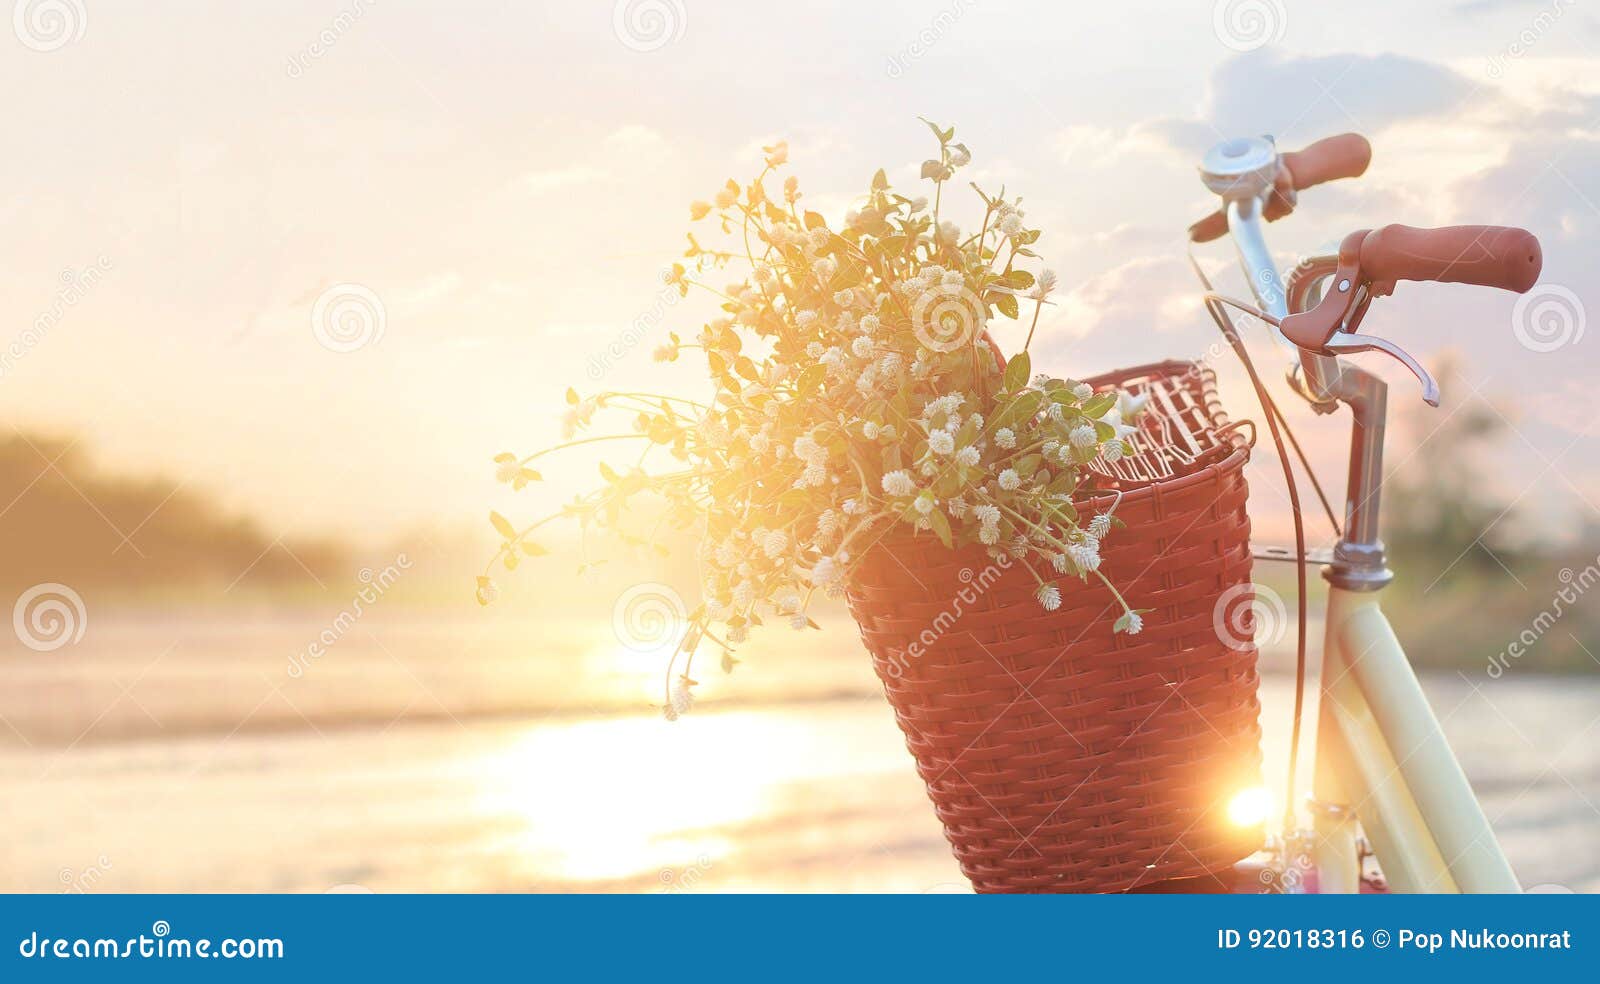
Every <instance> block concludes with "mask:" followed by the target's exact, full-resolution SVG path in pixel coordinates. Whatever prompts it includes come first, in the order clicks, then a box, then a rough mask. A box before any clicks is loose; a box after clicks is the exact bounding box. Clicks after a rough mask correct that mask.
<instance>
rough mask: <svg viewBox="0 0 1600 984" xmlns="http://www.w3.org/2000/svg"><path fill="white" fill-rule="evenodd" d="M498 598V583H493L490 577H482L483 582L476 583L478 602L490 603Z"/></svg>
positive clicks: (482, 603) (481, 603)
mask: <svg viewBox="0 0 1600 984" xmlns="http://www.w3.org/2000/svg"><path fill="white" fill-rule="evenodd" d="M499 600H500V585H498V584H496V583H494V581H493V579H491V578H487V577H486V578H484V579H483V583H482V584H480V585H478V604H480V605H492V604H494V603H495V602H497V601H499Z"/></svg>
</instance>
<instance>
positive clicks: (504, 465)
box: [494, 457, 522, 482]
mask: <svg viewBox="0 0 1600 984" xmlns="http://www.w3.org/2000/svg"><path fill="white" fill-rule="evenodd" d="M521 472H522V463H521V462H520V461H518V460H517V459H516V458H513V457H507V458H506V459H505V460H504V461H501V462H498V463H497V464H496V465H495V466H494V477H495V480H496V481H500V482H512V481H515V480H516V477H517V476H518V475H519V474H521Z"/></svg>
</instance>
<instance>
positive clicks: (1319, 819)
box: [1227, 194, 1521, 893]
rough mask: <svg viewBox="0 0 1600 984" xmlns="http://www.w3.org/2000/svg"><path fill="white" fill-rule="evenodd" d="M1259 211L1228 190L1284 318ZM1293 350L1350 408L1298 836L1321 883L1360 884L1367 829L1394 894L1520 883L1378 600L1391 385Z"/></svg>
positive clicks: (1256, 273)
mask: <svg viewBox="0 0 1600 984" xmlns="http://www.w3.org/2000/svg"><path fill="white" fill-rule="evenodd" d="M1260 213H1261V199H1260V197H1258V196H1257V195H1253V194H1247V195H1239V196H1236V197H1235V196H1229V198H1228V201H1227V214H1228V226H1229V231H1230V233H1231V234H1232V238H1233V241H1234V243H1235V245H1236V246H1237V248H1238V251H1239V258H1240V262H1241V264H1242V265H1243V266H1244V269H1245V272H1246V275H1247V276H1248V278H1249V283H1250V284H1251V288H1252V290H1253V292H1254V293H1255V296H1256V300H1257V302H1258V303H1259V304H1260V306H1261V308H1262V309H1263V310H1265V311H1267V312H1268V313H1270V314H1272V315H1274V316H1275V317H1277V318H1280V319H1281V318H1282V317H1284V316H1285V315H1286V314H1287V313H1289V310H1290V307H1291V305H1293V306H1294V307H1296V308H1297V309H1299V308H1302V307H1304V306H1305V305H1304V304H1303V303H1302V301H1303V299H1302V298H1291V297H1289V296H1287V294H1286V291H1285V286H1284V284H1283V282H1282V280H1281V279H1280V277H1279V274H1278V271H1277V268H1276V266H1275V265H1274V264H1273V262H1272V258H1271V254H1270V252H1268V250H1267V247H1266V242H1265V239H1264V237H1263V235H1262V223H1261V219H1260ZM1329 259H1331V258H1321V259H1320V260H1312V261H1308V262H1309V263H1310V264H1311V265H1312V266H1313V267H1315V266H1316V264H1318V263H1319V262H1321V263H1323V265H1324V266H1326V267H1328V272H1330V273H1331V272H1332V270H1331V266H1329V265H1328V260H1329ZM1273 332H1274V334H1278V333H1277V330H1276V329H1273ZM1278 338H1279V341H1282V342H1285V343H1286V340H1285V339H1283V338H1282V336H1281V334H1280V335H1278ZM1291 349H1292V346H1291ZM1294 351H1295V352H1296V355H1297V356H1298V358H1297V360H1296V361H1297V365H1296V367H1295V370H1298V371H1295V370H1291V374H1290V381H1291V384H1292V385H1293V387H1294V388H1295V390H1296V391H1297V392H1299V393H1300V394H1301V395H1302V396H1304V397H1306V399H1307V400H1308V401H1310V402H1311V403H1312V404H1313V405H1315V406H1317V407H1318V408H1319V409H1320V410H1322V411H1324V412H1326V411H1330V410H1331V409H1333V407H1334V405H1335V404H1343V405H1345V406H1347V407H1348V408H1349V409H1350V411H1351V416H1352V428H1351V451H1350V475H1349V488H1348V490H1347V504H1346V507H1345V524H1344V535H1343V537H1342V538H1341V540H1340V541H1339V543H1338V545H1337V546H1336V547H1335V549H1334V554H1333V560H1332V563H1331V564H1330V566H1329V567H1328V568H1327V569H1326V570H1325V572H1324V576H1325V577H1326V578H1327V580H1328V581H1329V591H1328V603H1327V617H1326V637H1325V639H1324V643H1323V650H1322V652H1323V656H1322V679H1321V685H1320V688H1319V695H1320V700H1319V707H1318V722H1317V731H1316V752H1315V759H1314V766H1313V770H1312V796H1311V799H1310V806H1311V810H1312V813H1313V826H1312V833H1311V838H1310V844H1309V845H1306V846H1305V850H1306V852H1307V853H1309V855H1310V857H1309V861H1310V862H1311V863H1312V864H1313V865H1314V868H1315V870H1316V872H1317V879H1318V882H1317V890H1318V891H1320V892H1329V893H1336V892H1358V891H1360V888H1361V883H1362V871H1361V855H1360V850H1359V846H1358V845H1359V838H1360V836H1361V835H1362V834H1363V833H1364V834H1365V836H1366V839H1367V841H1368V843H1369V844H1370V846H1371V848H1372V851H1373V853H1374V854H1375V855H1376V856H1377V859H1378V862H1379V864H1380V866H1381V867H1382V870H1383V873H1384V876H1385V878H1386V879H1387V881H1388V883H1389V885H1390V886H1391V887H1392V888H1393V889H1394V890H1396V891H1400V892H1475V893H1477V892H1518V891H1520V890H1521V889H1520V886H1519V885H1518V883H1517V879H1516V876H1515V875H1514V874H1513V873H1512V871H1511V865H1510V864H1509V863H1508V862H1507V861H1506V857H1505V854H1504V852H1503V851H1502V850H1501V848H1500V845H1499V842H1498V841H1497V840H1496V839H1495V836H1494V832H1493V830H1491V829H1490V826H1489V821H1488V819H1487V818H1486V817H1485V816H1484V813H1483V808H1482V807H1481V806H1480V805H1479V803H1478V801H1477V798H1476V797H1475V796H1474V795H1473V792H1472V787H1471V785H1470V784H1469V783H1468V782H1467V778H1466V775H1465V773H1463V772H1462V770H1461V765H1460V763H1459V762H1457V761H1456V758H1455V755H1454V753H1453V752H1452V751H1451V750H1450V745H1449V743H1448V742H1447V741H1446V739H1445V736H1444V733H1443V731H1442V730H1441V729H1440V726H1439V722H1438V719H1437V718H1436V717H1435V716H1434V714H1433V711H1432V709H1431V708H1430V707H1429V706H1428V702H1427V699H1426V698H1425V697H1424V696H1423V693H1422V688H1421V686H1420V685H1419V684H1418V682H1417V677H1416V674H1415V673H1414V672H1413V671H1412V668H1411V664H1410V662H1409V661H1408V660H1407V659H1406V654H1405V650H1404V649H1402V648H1401V646H1400V642H1399V640H1398V639H1397V638H1396V637H1395V633H1394V630H1393V628H1391V627H1390V625H1389V621H1388V619H1387V618H1385V617H1384V614H1383V611H1382V609H1381V608H1380V607H1379V604H1378V599H1379V596H1380V593H1381V589H1382V588H1383V587H1384V586H1385V585H1386V584H1387V583H1388V582H1389V580H1390V579H1391V577H1392V575H1391V574H1390V573H1389V571H1388V568H1387V565H1386V563H1385V558H1384V552H1383V544H1382V541H1381V540H1380V539H1379V538H1378V506H1379V498H1380V496H1379V492H1380V490H1381V486H1382V472H1383V436H1384V423H1385V419H1384V418H1385V413H1386V400H1387V389H1386V386H1385V384H1384V383H1383V381H1382V380H1380V379H1378V378H1377V377H1376V376H1373V375H1371V374H1370V373H1367V372H1365V371H1364V370H1361V369H1360V368H1357V367H1355V366H1352V365H1346V364H1343V363H1342V362H1341V361H1340V360H1338V359H1335V358H1333V357H1330V356H1326V355H1319V354H1314V353H1309V352H1299V351H1298V350H1294ZM1289 795H1291V796H1293V795H1294V791H1293V790H1289ZM1292 833H1293V832H1286V834H1292Z"/></svg>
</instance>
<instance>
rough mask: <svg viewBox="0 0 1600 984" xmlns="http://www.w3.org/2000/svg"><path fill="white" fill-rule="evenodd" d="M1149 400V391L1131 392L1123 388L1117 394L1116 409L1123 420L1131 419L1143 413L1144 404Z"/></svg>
mask: <svg viewBox="0 0 1600 984" xmlns="http://www.w3.org/2000/svg"><path fill="white" fill-rule="evenodd" d="M1149 402H1150V394H1149V393H1140V394H1137V395H1135V394H1133V393H1129V392H1128V391H1127V390H1123V391H1122V392H1121V393H1118V394H1117V410H1118V411H1119V412H1120V413H1121V416H1122V419H1123V420H1133V419H1134V418H1136V417H1138V416H1139V414H1141V413H1144V408H1145V405H1146V404H1148V403H1149Z"/></svg>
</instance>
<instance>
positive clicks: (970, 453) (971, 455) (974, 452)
mask: <svg viewBox="0 0 1600 984" xmlns="http://www.w3.org/2000/svg"><path fill="white" fill-rule="evenodd" d="M981 457H982V456H981V455H980V454H979V453H978V449H977V448H975V447H972V446H971V445H968V446H967V447H964V448H962V449H961V450H960V451H957V452H956V464H958V465H963V466H965V467H967V468H971V467H972V466H974V465H976V464H977V463H978V460H979V459H980V458H981Z"/></svg>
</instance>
